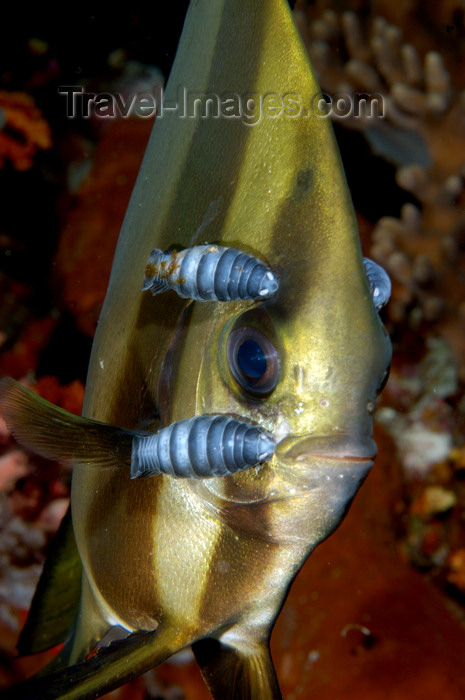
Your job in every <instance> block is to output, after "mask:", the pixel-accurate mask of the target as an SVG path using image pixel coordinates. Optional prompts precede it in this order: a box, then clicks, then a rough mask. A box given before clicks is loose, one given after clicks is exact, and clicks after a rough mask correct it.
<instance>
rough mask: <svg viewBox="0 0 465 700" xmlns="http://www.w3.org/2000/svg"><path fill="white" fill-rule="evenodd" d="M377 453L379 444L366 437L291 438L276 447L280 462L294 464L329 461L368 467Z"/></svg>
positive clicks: (325, 436)
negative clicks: (282, 460) (281, 460)
mask: <svg viewBox="0 0 465 700" xmlns="http://www.w3.org/2000/svg"><path fill="white" fill-rule="evenodd" d="M376 454H377V447H376V443H375V441H374V440H373V439H372V438H371V437H370V436H369V435H365V434H357V433H355V434H344V435H319V436H317V437H316V436H312V435H303V436H288V437H286V438H284V439H283V440H281V442H279V443H278V445H277V446H276V455H277V456H278V457H279V458H280V459H284V460H286V461H289V460H290V461H292V462H308V461H310V460H325V461H328V462H339V463H341V462H344V463H345V462H347V463H351V464H352V463H359V464H364V465H367V464H369V463H371V464H373V462H374V459H375V457H376Z"/></svg>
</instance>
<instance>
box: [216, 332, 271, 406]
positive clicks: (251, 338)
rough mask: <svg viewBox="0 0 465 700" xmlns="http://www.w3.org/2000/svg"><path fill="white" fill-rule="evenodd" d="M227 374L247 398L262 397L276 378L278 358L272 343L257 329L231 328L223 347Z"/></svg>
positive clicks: (267, 392)
mask: <svg viewBox="0 0 465 700" xmlns="http://www.w3.org/2000/svg"><path fill="white" fill-rule="evenodd" d="M227 355H228V363H229V368H230V370H231V373H232V375H233V377H234V379H235V380H236V382H237V383H238V384H239V386H240V387H241V388H242V389H244V391H246V392H247V393H249V394H252V395H256V396H259V397H260V396H261V397H265V396H268V394H270V393H271V392H272V391H273V389H274V388H275V386H276V384H277V381H278V377H279V356H278V351H277V349H276V348H275V346H274V345H273V343H272V342H271V341H270V340H268V338H267V337H266V336H265V335H263V333H261V332H260V331H259V330H258V329H257V328H254V327H252V326H244V327H241V328H235V329H234V330H233V331H232V332H231V334H230V336H229V338H228V345H227Z"/></svg>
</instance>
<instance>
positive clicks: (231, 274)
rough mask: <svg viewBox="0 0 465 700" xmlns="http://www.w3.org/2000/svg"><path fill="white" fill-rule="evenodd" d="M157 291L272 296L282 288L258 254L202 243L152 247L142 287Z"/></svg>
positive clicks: (219, 297)
mask: <svg viewBox="0 0 465 700" xmlns="http://www.w3.org/2000/svg"><path fill="white" fill-rule="evenodd" d="M147 289H150V291H151V292H152V294H153V295H156V294H160V293H161V292H165V291H167V290H168V289H173V290H174V291H175V292H176V293H177V294H178V295H179V296H180V297H183V298H185V299H195V300H196V301H239V300H243V299H252V300H260V299H268V298H269V297H271V296H273V295H274V294H275V293H276V292H277V290H278V280H277V279H276V277H275V275H274V274H273V272H272V271H271V270H270V269H269V268H268V267H267V266H266V265H265V264H264V263H263V262H262V261H261V260H258V258H255V257H254V256H253V255H249V254H248V253H244V252H242V251H241V250H237V249H236V248H226V247H224V246H217V245H200V246H195V247H193V248H186V249H185V250H183V251H181V252H177V251H170V252H165V253H164V252H163V251H161V250H159V249H158V248H156V249H155V250H152V252H151V254H150V257H149V259H148V261H147V264H146V267H145V276H144V282H143V285H142V290H143V291H144V290H147Z"/></svg>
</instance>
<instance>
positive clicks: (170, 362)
mask: <svg viewBox="0 0 465 700" xmlns="http://www.w3.org/2000/svg"><path fill="white" fill-rule="evenodd" d="M318 93H319V88H318V85H317V83H316V80H315V78H314V76H313V73H312V70H311V67H310V65H309V61H308V57H307V54H306V51H305V48H304V46H303V44H302V41H301V39H300V36H299V34H298V32H297V30H296V27H295V24H294V20H293V16H292V13H291V11H290V8H289V6H288V4H287V2H285V0H255V2H253V3H252V2H250V1H249V0H216V1H215V2H211V0H192V2H191V5H190V7H189V10H188V13H187V17H186V20H185V25H184V30H183V34H182V37H181V40H180V44H179V48H178V52H177V56H176V59H175V63H174V66H173V69H172V73H171V76H170V79H169V82H168V85H167V88H166V92H165V96H164V99H165V102H164V106H163V108H162V109H161V110H160V114H159V116H158V118H157V121H156V124H155V127H154V131H153V135H152V137H151V140H150V142H149V145H148V148H147V152H146V155H145V159H144V162H143V165H142V168H141V171H140V174H139V178H138V180H137V183H136V186H135V189H134V192H133V195H132V199H131V202H130V205H129V209H128V212H127V215H126V218H125V221H124V224H123V228H122V232H121V236H120V240H119V243H118V247H117V251H116V255H115V260H114V265H113V270H112V274H111V279H110V283H109V287H108V292H107V296H106V300H105V303H104V307H103V310H102V314H101V318H100V321H99V324H98V328H97V333H96V337H95V341H94V345H93V350H92V356H91V361H90V367H89V374H88V380H87V386H86V394H85V403H84V410H83V416H84V417H85V418H86V420H85V421H82V422H81V421H80V420H79V419H78V418H72V417H70V416H69V415H68V414H65V413H62V414H60V415H59V417H58V418H56V420H55V418H54V419H53V420H52V421H51V422H50V423H46V422H45V423H46V424H45V425H43V424H42V422H41V420H38V421H35V419H34V420H32V418H31V416H33V415H36V414H37V412H36V413H34V410H33V409H31V412H30V413H28V411H29V408H30V406H29V403H28V400H25V402H24V403H22V402H21V401H20V400H19V398H18V396H16V394H15V393H14V391H13V394H11V393H10V394H8V391H7V390H6V389H4V396H3V404H4V407H5V406H6V408H5V412H6V413H8V416H7V420H8V422H9V424H10V426H11V427H12V429H13V430H14V431H16V433H17V434H18V435H19V437H20V439H21V440H22V441H23V442H24V443H25V444H26V445H30V446H32V447H33V448H34V449H37V450H39V451H40V449H41V445H42V447H43V451H44V452H46V453H47V454H50V452H52V453H53V454H54V455H55V456H56V457H59V458H68V459H70V458H74V470H73V480H72V498H71V508H72V527H71V524H70V520H69V518H68V519H66V521H65V522H64V524H63V525H62V528H61V530H60V532H59V534H58V538H57V540H56V542H55V544H54V546H53V548H52V552H51V554H50V558H49V560H48V562H47V564H46V567H45V570H44V574H43V577H42V579H41V582H40V584H39V588H38V592H37V594H36V597H35V600H34V604H33V607H32V610H31V613H30V617H29V620H28V622H27V625H26V628H25V631H24V632H23V635H22V637H21V640H20V650H21V652H22V653H32V652H35V651H39V650H40V649H44V648H47V647H50V646H52V645H54V644H56V643H57V642H60V641H66V640H67V641H66V644H65V647H64V649H63V651H62V652H61V653H60V655H59V656H58V658H57V660H56V661H55V662H54V665H52V667H51V668H49V669H47V671H46V672H45V673H44V675H42V677H39V678H35V679H32V680H31V681H28V682H27V683H26V684H25V685H23V686H20V687H17V688H15V689H14V690H13V691H12V697H15V698H21V697H36V698H46V697H50V698H51V697H54V698H55V697H60V698H85V697H89V698H90V697H97V696H98V695H100V694H103V693H105V692H108V691H109V690H111V689H112V688H115V687H117V686H119V685H121V684H122V683H124V682H125V681H127V680H129V679H130V678H133V677H134V676H137V675H138V674H141V673H143V672H144V671H146V670H147V669H150V668H152V667H153V666H155V665H156V664H159V663H160V662H161V661H163V660H164V659H166V658H167V657H169V656H171V655H172V654H174V653H175V652H177V651H179V650H180V649H183V648H184V647H186V646H189V645H192V648H193V650H194V654H195V656H196V659H197V662H198V664H199V666H200V668H201V671H202V674H203V677H204V679H205V681H206V683H207V685H208V687H209V688H210V690H211V692H212V694H213V696H214V697H215V698H217V699H218V700H227V699H228V698H230V699H233V698H234V699H236V700H237V699H240V698H243V699H245V698H250V699H251V698H253V700H269V699H270V698H274V699H276V698H279V697H281V696H280V691H279V686H278V682H277V679H276V675H275V672H274V669H273V664H272V660H271V657H270V652H269V644H268V641H269V637H270V632H271V629H272V626H273V624H274V621H275V619H276V616H277V615H278V613H279V611H280V609H281V606H282V605H283V602H284V599H285V597H286V593H287V591H288V589H289V586H290V585H291V583H292V580H293V578H294V576H295V575H296V573H297V572H298V571H299V569H300V567H301V566H302V564H303V563H304V561H305V560H306V558H307V557H308V555H309V554H310V553H311V551H312V550H313V548H314V547H315V546H316V545H317V544H318V543H319V542H321V541H322V540H323V539H325V538H326V537H328V535H330V534H331V532H332V531H333V530H334V529H335V528H336V527H337V525H338V524H339V523H340V521H341V519H342V518H343V516H344V514H345V513H346V511H347V508H348V507H349V504H350V502H351V500H352V498H353V497H354V495H355V493H356V491H357V489H358V488H359V486H360V484H361V483H362V482H363V480H364V478H365V477H366V475H367V473H368V472H369V470H370V468H371V466H372V464H373V460H374V456H375V451H376V449H375V444H374V443H373V440H372V416H373V408H374V402H375V399H376V395H377V393H378V392H379V390H380V388H381V387H382V385H383V382H384V380H385V378H386V376H387V372H388V366H389V362H390V354H391V350H390V343H389V340H388V338H387V335H386V332H385V330H384V329H383V326H382V324H381V322H380V319H379V316H378V312H377V309H376V306H375V303H374V302H373V296H375V290H376V293H377V294H378V296H379V295H381V297H383V299H384V291H383V289H384V287H383V288H382V290H381V292H380V291H379V289H380V287H379V285H377V282H376V275H377V273H376V272H373V270H371V271H370V275H371V277H370V280H369V281H368V280H367V276H366V273H365V268H364V263H363V261H362V256H361V252H360V244H359V239H358V233H357V227H356V222H355V217H354V212H353V208H352V204H351V200H350V195H349V192H348V188H347V184H346V180H345V177H344V173H343V169H342V166H341V162H340V158H339V154H338V150H337V147H336V144H335V140H334V137H333V132H332V128H331V124H330V122H329V120H328V119H326V118H322V117H321V116H319V115H318V114H315V113H314V112H313V110H312V101H313V100H314V99H315V96H317V95H318ZM319 114H320V115H321V112H320V113H319ZM206 244H209V245H210V244H212V245H214V246H222V247H224V248H234V249H235V250H236V251H243V252H245V253H247V254H248V255H250V256H253V257H254V258H257V259H258V260H260V261H262V262H263V264H264V265H265V266H266V269H267V270H271V271H272V273H273V279H274V278H276V280H277V281H278V285H277V287H278V288H277V289H276V291H275V290H273V294H272V295H268V296H267V297H266V298H264V299H263V300H261V299H260V298H252V299H242V300H237V299H232V300H229V301H221V300H219V301H216V300H213V301H203V302H199V301H192V300H189V299H187V300H186V299H184V298H181V297H179V296H177V295H176V294H174V293H172V292H171V291H170V292H167V293H165V294H157V295H156V296H153V295H152V294H149V293H147V292H144V291H142V290H141V284H142V281H143V279H144V274H145V271H146V266H147V260H148V258H149V256H150V253H151V251H152V250H153V249H154V248H156V249H158V250H161V251H167V250H174V249H176V250H185V249H187V248H193V247H195V246H197V245H206ZM373 276H374V277H375V279H374V281H373ZM381 303H382V300H381V301H380V302H379V303H378V302H377V304H376V305H377V306H379V305H381ZM7 385H8V386H10V389H11V384H10V383H7ZM6 395H8V396H7V398H5V396H6ZM18 395H22V394H20V392H19V394H18ZM15 396H16V398H15ZM8 397H9V398H8ZM28 406H29V408H28ZM39 409H40V407H39ZM48 410H52V409H48V408H47V409H46V408H44V409H43V415H45V416H48V413H47V411H48ZM52 413H53V411H52ZM39 414H40V410H39ZM54 415H55V414H54ZM201 416H227V417H229V418H232V419H234V420H235V421H238V422H239V423H241V424H242V423H245V424H247V425H250V426H255V428H256V429H257V430H258V431H259V432H260V431H264V432H263V434H264V435H266V436H272V437H271V438H270V439H272V442H273V445H272V449H270V450H268V452H267V451H266V450H262V448H261V447H260V446H258V447H257V448H256V452H253V453H252V458H251V459H252V463H253V466H250V465H249V468H247V465H246V466H245V468H243V469H241V470H239V471H238V472H237V473H232V474H230V475H227V476H211V477H210V478H208V477H209V474H208V471H207V473H205V472H202V474H201V476H202V478H198V476H196V475H195V474H194V475H193V476H192V475H190V476H189V475H187V477H186V476H185V475H184V476H185V478H176V475H172V474H170V473H164V474H159V475H158V476H149V477H147V478H144V479H141V478H134V479H131V478H130V477H131V457H128V453H127V450H126V448H127V445H128V439H127V436H128V434H130V435H131V436H132V437H131V440H132V439H133V436H134V435H135V434H139V433H140V432H144V433H148V434H150V433H151V432H156V431H157V430H158V429H160V428H167V427H168V426H171V425H172V424H174V423H177V422H178V421H187V420H190V419H193V418H196V417H201ZM89 419H90V420H95V421H100V422H102V423H105V424H110V425H111V426H118V428H109V427H108V425H107V426H102V425H101V424H98V423H95V424H94V423H90V422H89ZM192 425H193V424H191V423H190V424H189V426H190V428H189V430H190V429H191V427H192ZM199 425H200V424H199ZM25 426H28V429H27V430H25V429H24V427H25ZM118 429H123V430H120V433H119V434H120V437H121V442H120V443H118V440H116V439H115V430H116V431H117V430H118ZM215 429H216V428H215ZM225 429H226V428H225ZM128 431H129V432H128ZM41 435H42V436H44V435H45V437H43V438H41ZM107 439H108V441H107V442H105V440H107ZM212 439H213V438H212ZM221 439H223V438H221ZM257 439H258V438H257ZM224 440H225V441H226V442H225V443H224V444H226V443H227V440H226V438H224ZM164 444H165V443H164ZM176 444H178V445H179V444H180V443H175V447H176ZM189 444H190V443H189V440H188V439H186V441H185V442H184V443H183V449H186V450H188V449H189ZM203 444H204V451H205V450H208V449H209V447H211V446H212V444H213V446H214V447H215V446H217V445H219V444H220V443H219V442H218V443H215V442H213V443H212V442H210V438H209V439H208V440H207V441H206V442H205V443H203ZM221 444H223V443H221ZM227 444H228V445H229V447H230V443H229V442H228V443H227ZM119 445H121V449H120V447H119ZM123 445H125V446H126V447H124V448H123ZM257 445H258V442H257ZM229 447H228V449H229ZM196 449H197V448H196ZM198 449H200V448H198ZM225 449H226V448H225ZM254 449H255V448H254ZM265 453H266V457H265ZM97 454H98V455H100V456H99V457H98V458H97V456H96V455H97ZM102 454H104V455H107V457H108V459H107V460H106V461H105V459H103V458H102ZM198 454H199V453H198V452H195V450H194V452H193V453H192V454H191V455H190V456H189V459H191V464H194V466H197V465H196V464H195V461H196V457H197V456H198ZM202 454H203V453H202ZM231 454H232V453H231ZM192 455H193V456H192ZM176 458H177V453H176V450H174V453H173V454H171V455H170V459H171V460H172V461H173V460H174V461H173V464H175V462H176ZM160 459H161V458H160ZM228 459H229V458H228ZM231 459H232V457H231ZM192 460H193V461H192ZM254 460H255V461H254ZM188 466H189V463H188ZM174 468H175V467H173V469H174ZM205 468H206V469H207V467H205ZM121 628H122V630H123V631H124V634H126V635H129V636H127V637H126V639H124V640H123V641H120V642H118V643H117V644H111V645H109V646H107V647H104V646H103V647H102V648H101V649H100V650H99V651H98V652H97V653H95V654H94V655H92V656H88V655H89V653H90V652H91V651H92V650H93V649H94V647H95V646H96V644H97V643H98V642H99V641H100V640H103V641H105V638H108V637H109V636H111V631H112V630H114V629H120V636H123V637H124V634H122V633H121Z"/></svg>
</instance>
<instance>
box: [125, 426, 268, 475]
mask: <svg viewBox="0 0 465 700" xmlns="http://www.w3.org/2000/svg"><path fill="white" fill-rule="evenodd" d="M274 448H275V444H274V440H273V438H272V436H271V435H270V434H269V433H267V432H266V431H264V430H262V429H261V428H257V427H255V426H253V425H250V424H248V423H243V422H241V421H238V420H235V419H234V418H229V417H228V416H196V417H195V418H190V419H187V420H181V421H178V422H176V423H172V424H171V425H169V426H168V427H167V428H163V429H162V430H160V431H159V432H158V433H155V434H153V435H142V436H141V435H136V436H135V437H134V439H133V443H132V455H131V478H132V479H134V478H136V477H143V476H153V475H156V474H169V475H170V476H174V477H178V478H186V477H187V478H189V477H192V478H197V479H198V478H210V477H213V476H228V475H229V474H233V473H235V472H238V471H242V470H243V469H247V468H248V467H253V466H254V465H258V464H259V463H260V462H263V461H265V460H267V459H269V458H270V457H271V456H272V454H273V452H274Z"/></svg>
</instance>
